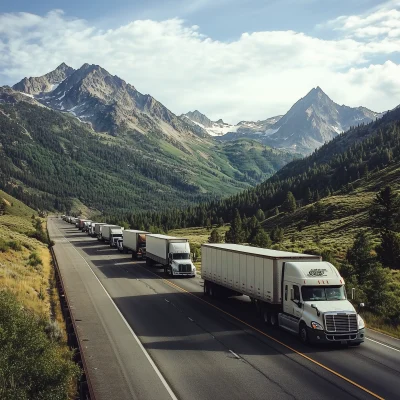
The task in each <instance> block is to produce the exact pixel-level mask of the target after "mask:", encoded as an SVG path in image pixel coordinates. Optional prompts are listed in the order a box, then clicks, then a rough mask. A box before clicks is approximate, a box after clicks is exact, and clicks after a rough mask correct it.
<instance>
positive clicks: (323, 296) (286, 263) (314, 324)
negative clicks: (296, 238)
mask: <svg viewBox="0 0 400 400" xmlns="http://www.w3.org/2000/svg"><path fill="white" fill-rule="evenodd" d="M201 257H202V261H201V276H202V278H203V279H204V293H205V294H206V295H210V296H224V297H229V296H237V295H247V296H249V297H250V298H251V300H252V303H253V304H254V305H255V308H256V312H257V314H258V315H259V316H261V317H262V318H263V319H264V321H265V323H266V324H268V325H272V326H274V327H277V326H280V327H281V328H283V329H285V330H287V331H289V332H291V333H294V334H296V335H299V337H300V339H301V340H302V341H303V342H305V343H306V342H319V343H334V342H338V343H341V344H350V345H359V344H360V343H362V342H363V341H364V336H365V332H364V330H365V329H364V328H365V326H364V321H363V319H362V318H361V317H360V315H358V313H357V312H356V310H355V309H354V307H353V305H352V304H351V303H350V302H349V301H348V300H347V296H346V290H345V284H344V279H343V278H342V277H341V276H340V274H339V272H338V270H337V269H336V268H335V267H334V266H333V265H332V264H330V263H329V262H325V261H321V257H319V256H314V255H307V254H299V253H290V252H283V251H276V250H269V249H261V248H258V247H250V246H241V245H237V244H204V245H202V254H201ZM360 306H363V304H360Z"/></svg>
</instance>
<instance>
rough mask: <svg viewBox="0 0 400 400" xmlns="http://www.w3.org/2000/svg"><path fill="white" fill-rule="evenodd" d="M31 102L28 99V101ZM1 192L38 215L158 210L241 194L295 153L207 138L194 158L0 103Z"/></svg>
mask: <svg viewBox="0 0 400 400" xmlns="http://www.w3.org/2000/svg"><path fill="white" fill-rule="evenodd" d="M28 99H29V98H28ZM0 144H1V147H0V154H1V157H0V188H2V189H4V190H5V191H7V192H8V193H10V194H12V195H14V196H15V197H17V198H19V199H21V200H23V201H24V202H25V203H27V204H29V205H30V206H32V207H34V208H36V209H47V210H54V209H55V210H60V211H68V210H70V209H71V207H72V205H73V204H75V203H76V202H77V201H78V202H80V203H82V204H84V205H85V206H87V207H89V208H91V209H93V210H98V211H100V212H102V211H107V212H111V211H112V212H118V213H119V212H123V211H124V212H128V211H129V210H130V211H134V210H159V209H164V208H167V207H180V206H185V205H189V204H195V203H198V202H204V201H208V200H210V199H213V198H218V197H220V196H223V195H225V196H226V195H229V194H234V193H237V192H238V191H240V190H243V189H246V188H248V187H250V186H251V185H255V184H256V183H258V182H260V181H261V180H262V179H265V177H266V176H269V175H271V174H273V173H274V172H275V171H276V170H277V169H279V168H281V167H282V166H283V165H285V164H286V163H287V162H289V161H290V160H292V159H293V155H289V154H286V153H282V152H278V151H275V150H272V149H268V148H266V147H265V146H262V145H260V144H258V143H253V142H251V141H244V142H243V143H239V144H236V145H234V144H228V145H225V144H224V145H221V144H214V143H212V142H208V141H204V140H200V139H199V141H198V142H195V143H193V145H192V150H191V152H188V151H187V149H179V148H177V147H175V146H173V145H172V144H171V143H169V142H168V141H166V140H164V139H162V138H158V137H153V136H152V135H147V136H145V135H142V134H138V135H134V134H132V135H125V136H124V135H121V136H120V137H111V136H109V135H106V134H99V133H95V132H94V131H93V130H91V129H90V128H89V127H85V124H83V123H81V122H79V121H78V120H77V119H76V118H74V117H72V116H69V115H67V114H64V113H61V112H57V111H52V110H49V109H47V108H44V107H39V106H36V105H34V104H28V103H27V102H24V101H16V102H14V103H11V104H4V103H2V104H0Z"/></svg>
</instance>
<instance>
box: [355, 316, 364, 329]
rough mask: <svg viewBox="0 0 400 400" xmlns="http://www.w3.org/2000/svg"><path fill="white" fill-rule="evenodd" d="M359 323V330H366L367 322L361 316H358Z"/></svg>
mask: <svg viewBox="0 0 400 400" xmlns="http://www.w3.org/2000/svg"><path fill="white" fill-rule="evenodd" d="M357 322H358V329H364V328H365V322H364V320H363V319H362V318H361V317H360V316H359V315H357Z"/></svg>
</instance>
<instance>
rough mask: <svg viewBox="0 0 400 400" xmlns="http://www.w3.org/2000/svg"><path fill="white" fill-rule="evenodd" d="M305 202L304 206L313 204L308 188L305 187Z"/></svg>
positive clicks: (312, 197)
mask: <svg viewBox="0 0 400 400" xmlns="http://www.w3.org/2000/svg"><path fill="white" fill-rule="evenodd" d="M305 200H306V204H311V203H313V202H314V196H313V194H312V192H311V190H310V188H309V187H307V191H306V196H305Z"/></svg>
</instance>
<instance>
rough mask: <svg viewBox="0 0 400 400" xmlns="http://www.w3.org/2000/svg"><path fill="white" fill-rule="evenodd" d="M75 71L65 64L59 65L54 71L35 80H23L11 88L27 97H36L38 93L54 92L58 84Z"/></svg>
mask: <svg viewBox="0 0 400 400" xmlns="http://www.w3.org/2000/svg"><path fill="white" fill-rule="evenodd" d="M74 71H75V70H74V69H73V68H71V67H69V66H68V65H66V64H65V63H62V64H61V65H59V66H58V67H57V68H56V69H55V70H54V71H51V72H49V73H48V74H46V75H43V76H40V77H36V78H24V79H22V80H21V81H20V82H18V83H16V84H15V85H14V86H13V89H14V90H17V91H19V92H23V93H26V94H29V95H38V94H40V93H45V92H50V91H52V90H54V89H55V88H56V87H57V85H58V84H60V83H61V82H62V81H64V80H65V79H66V78H68V77H69V76H70V75H71V74H72V73H73V72H74Z"/></svg>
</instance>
